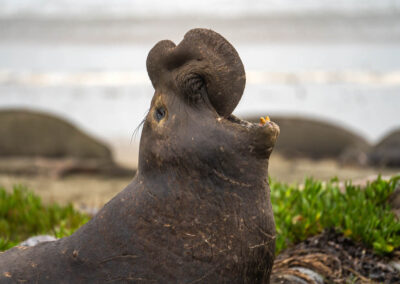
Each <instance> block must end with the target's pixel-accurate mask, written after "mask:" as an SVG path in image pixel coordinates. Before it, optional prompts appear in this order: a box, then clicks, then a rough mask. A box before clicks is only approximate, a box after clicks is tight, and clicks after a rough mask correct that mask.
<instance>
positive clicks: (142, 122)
mask: <svg viewBox="0 0 400 284" xmlns="http://www.w3.org/2000/svg"><path fill="white" fill-rule="evenodd" d="M149 111H150V109H148V110H147V111H146V112H145V114H144V118H143V119H142V121H141V122H140V123H139V125H138V126H137V127H136V128H135V130H134V131H133V133H132V135H131V141H130V142H129V144H132V140H136V137H137V134H138V133H139V130H140V127H142V126H143V124H144V123H145V121H146V117H147V114H148V113H149Z"/></svg>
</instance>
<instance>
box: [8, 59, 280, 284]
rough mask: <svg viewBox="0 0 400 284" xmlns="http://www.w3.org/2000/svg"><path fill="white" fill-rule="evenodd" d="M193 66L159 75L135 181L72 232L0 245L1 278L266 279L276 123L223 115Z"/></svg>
mask: <svg viewBox="0 0 400 284" xmlns="http://www.w3.org/2000/svg"><path fill="white" fill-rule="evenodd" d="M188 74H190V70H188V69H187V66H186V68H183V69H182V68H176V69H174V70H172V71H170V72H169V73H163V78H162V79H160V80H159V81H158V82H157V84H154V82H153V85H155V86H154V87H155V94H154V97H153V100H152V102H151V107H150V110H149V113H148V115H147V117H146V121H145V124H144V128H143V132H142V137H141V142H140V156H139V169H138V173H137V175H136V177H135V178H134V179H133V181H132V183H131V184H130V185H128V187H127V188H126V189H125V190H123V191H122V192H121V193H119V194H118V195H117V196H116V197H114V198H113V199H112V200H111V201H110V202H109V203H108V204H106V205H105V206H104V208H103V209H102V210H100V212H99V213H98V214H97V215H96V216H95V217H94V218H93V219H92V220H91V221H90V222H89V223H87V224H86V225H85V226H83V227H82V228H80V229H79V230H78V231H77V232H76V233H75V234H73V235H72V236H70V237H67V238H63V239H61V240H58V241H55V242H49V243H43V244H40V245H38V246H36V247H33V248H21V247H17V248H13V249H11V250H9V251H7V252H5V253H4V254H2V255H1V256H0V282H1V283H7V282H10V283H13V282H17V281H18V280H28V282H32V283H34V282H36V281H37V282H39V283H104V282H133V283H135V282H137V283H139V282H140V283H142V282H156V283H268V281H269V276H270V271H271V269H272V264H273V260H274V249H275V239H274V238H275V237H274V236H275V224H274V218H273V214H272V209H271V204H270V194H269V186H268V180H267V167H268V158H269V155H270V153H271V151H272V148H273V146H274V143H275V140H276V138H277V135H278V133H279V128H278V127H277V125H276V124H274V123H272V122H270V123H267V124H266V125H264V126H259V125H255V124H250V123H247V122H244V121H241V120H239V119H237V118H235V117H233V116H232V115H227V116H226V117H224V116H221V115H220V114H218V112H217V111H216V110H215V107H214V106H213V105H212V103H211V102H210V100H209V96H210V94H209V93H208V90H207V86H206V84H205V82H204V81H201V80H200V81H199V80H197V79H196V80H193V79H187V78H192V77H191V76H189V77H187V75H188ZM185 78H186V79H185ZM183 86H184V87H183Z"/></svg>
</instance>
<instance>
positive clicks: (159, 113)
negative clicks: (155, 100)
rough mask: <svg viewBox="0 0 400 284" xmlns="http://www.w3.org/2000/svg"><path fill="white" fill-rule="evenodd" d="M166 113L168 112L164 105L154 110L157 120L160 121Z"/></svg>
mask: <svg viewBox="0 0 400 284" xmlns="http://www.w3.org/2000/svg"><path fill="white" fill-rule="evenodd" d="M165 114H166V110H165V108H164V107H163V106H160V107H157V108H156V109H155V110H154V118H155V119H156V120H157V121H160V120H161V119H163V118H164V117H165Z"/></svg>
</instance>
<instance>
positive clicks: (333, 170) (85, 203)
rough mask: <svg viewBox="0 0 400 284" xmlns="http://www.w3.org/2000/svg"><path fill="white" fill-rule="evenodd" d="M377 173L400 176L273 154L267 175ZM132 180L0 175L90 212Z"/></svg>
mask: <svg viewBox="0 0 400 284" xmlns="http://www.w3.org/2000/svg"><path fill="white" fill-rule="evenodd" d="M377 174H382V175H384V176H391V175H394V174H400V169H374V168H358V167H343V166H340V165H339V164H337V163H336V162H335V161H332V160H322V161H312V160H308V159H296V160H287V159H284V158H282V157H280V156H278V155H273V156H272V157H271V160H270V176H271V177H272V178H273V179H274V180H276V181H282V182H286V183H301V182H302V181H303V180H304V178H305V177H310V176H312V177H314V178H316V179H320V180H329V179H330V178H332V177H334V176H337V177H338V178H339V179H340V180H347V179H352V180H353V181H355V182H357V181H360V180H365V179H366V178H370V177H371V176H376V175H377ZM132 178H133V177H132ZM132 178H130V177H125V178H109V177H102V176H99V175H74V176H69V177H65V178H61V179H57V178H51V177H46V176H15V175H4V174H3V175H0V186H1V187H5V188H6V189H7V190H11V189H12V187H13V186H14V185H18V184H21V185H24V186H26V187H28V188H29V189H31V190H33V191H34V192H35V193H37V194H38V195H39V196H41V197H42V199H43V201H44V202H45V203H52V202H57V203H60V204H67V203H69V202H71V203H73V204H74V206H75V207H76V208H78V209H81V210H83V211H87V212H90V213H92V212H93V211H95V209H98V208H100V207H102V206H103V205H104V204H105V203H106V202H107V201H109V200H110V199H111V198H112V197H113V196H115V195H116V194H117V193H118V192H120V191H121V190H123V189H124V188H125V187H126V186H127V185H128V184H129V182H130V180H131V179H132Z"/></svg>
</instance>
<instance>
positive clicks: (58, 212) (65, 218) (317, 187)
mask: <svg viewBox="0 0 400 284" xmlns="http://www.w3.org/2000/svg"><path fill="white" fill-rule="evenodd" d="M399 181H400V176H395V177H393V178H392V179H390V180H389V181H385V180H382V179H381V178H380V177H379V178H378V179H377V180H375V181H374V182H372V183H369V184H368V185H367V186H366V187H365V188H359V187H357V186H353V185H352V184H351V183H350V182H348V183H346V184H345V186H344V187H345V191H344V190H343V191H341V190H340V188H339V182H338V180H337V179H333V180H331V181H330V182H328V183H322V182H320V181H315V180H313V179H307V180H306V181H305V184H304V185H302V186H301V187H300V186H289V185H286V184H282V183H279V182H273V181H272V182H271V199H272V206H273V210H274V214H275V222H276V227H277V240H276V247H277V250H276V251H277V253H279V252H280V251H281V250H282V249H284V248H285V247H287V246H288V245H290V244H293V243H297V242H300V241H302V240H304V239H306V238H307V237H310V236H313V235H316V234H318V233H320V232H322V231H323V229H325V228H332V227H333V228H335V229H336V230H338V231H341V232H343V234H345V235H346V236H348V237H350V238H352V239H353V240H355V241H359V242H363V243H364V244H366V245H368V246H370V247H372V248H374V249H375V251H376V252H378V253H390V252H392V251H393V250H394V249H395V248H398V247H400V222H398V221H397V220H396V218H395V216H394V215H393V213H391V211H390V208H389V205H388V204H387V202H386V200H387V198H388V197H389V195H390V194H391V193H392V192H393V191H394V190H395V188H396V186H397V185H398V184H399ZM88 220H89V217H88V216H87V215H85V214H82V213H79V212H77V211H75V210H74V209H73V207H72V205H68V206H65V207H62V206H58V205H56V204H53V205H43V204H42V202H41V200H40V198H39V197H38V196H36V195H35V194H33V193H32V192H30V191H27V190H26V189H25V188H23V187H15V188H14V190H13V192H12V193H8V192H6V191H5V189H2V188H0V250H5V249H8V248H10V247H12V246H14V245H16V244H18V243H19V242H21V241H23V240H25V239H27V238H28V237H30V236H33V235H37V234H51V235H55V236H56V237H64V236H67V235H70V234H72V233H73V232H74V231H75V230H76V229H77V228H79V227H80V226H81V225H83V224H84V223H86V222H87V221H88Z"/></svg>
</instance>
